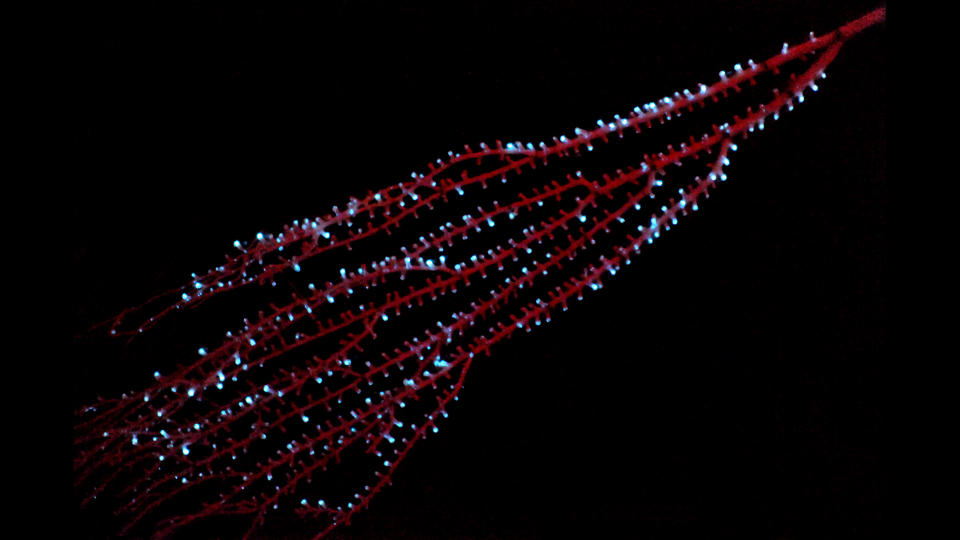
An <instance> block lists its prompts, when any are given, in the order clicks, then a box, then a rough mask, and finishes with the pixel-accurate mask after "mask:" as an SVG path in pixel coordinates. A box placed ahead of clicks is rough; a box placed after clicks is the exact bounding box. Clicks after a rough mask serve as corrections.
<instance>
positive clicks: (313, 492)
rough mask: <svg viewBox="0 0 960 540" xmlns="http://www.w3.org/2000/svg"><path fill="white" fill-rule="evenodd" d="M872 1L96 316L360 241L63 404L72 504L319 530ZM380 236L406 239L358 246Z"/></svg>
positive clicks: (758, 117) (675, 207)
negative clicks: (758, 54)
mask: <svg viewBox="0 0 960 540" xmlns="http://www.w3.org/2000/svg"><path fill="white" fill-rule="evenodd" d="M884 17H885V11H884V9H878V10H876V11H874V12H872V13H869V14H867V15H865V16H863V17H861V18H860V19H857V20H855V21H853V22H850V23H849V24H847V25H845V26H843V27H841V28H839V29H837V30H835V31H833V32H830V33H829V34H826V35H823V36H819V37H818V36H814V35H813V34H812V33H811V35H810V38H809V40H808V41H807V42H805V43H802V44H799V45H796V46H793V47H789V46H788V45H787V44H784V45H783V49H782V51H781V52H780V54H777V55H776V56H774V57H772V58H770V59H768V60H766V61H763V62H753V61H748V62H747V63H746V64H745V65H741V64H737V65H736V66H734V69H733V71H731V72H725V71H721V72H720V79H719V80H718V81H717V82H715V83H713V84H711V85H703V84H701V85H698V86H697V87H696V88H695V89H693V90H692V91H691V90H683V91H681V92H676V93H675V94H674V95H672V96H667V97H664V98H662V99H660V100H658V101H657V102H651V103H647V104H646V105H643V106H639V107H636V108H635V109H634V110H633V111H631V112H630V113H629V114H627V115H625V116H623V117H620V116H615V117H614V118H613V119H612V120H610V121H598V122H597V126H596V127H595V128H593V129H588V130H584V129H577V130H575V133H574V134H573V135H572V136H571V137H569V138H568V137H567V136H560V137H555V138H553V140H552V141H549V142H538V143H535V144H534V143H520V142H510V143H502V142H500V141H497V142H496V143H495V144H493V145H486V144H480V145H478V146H477V147H470V146H465V147H464V148H463V150H462V151H460V152H449V153H448V155H447V157H446V158H445V159H441V160H437V162H436V163H435V164H431V165H430V166H429V169H428V170H427V171H425V172H423V173H414V174H412V175H411V179H410V180H408V181H406V182H402V183H399V184H396V185H393V186H390V187H387V188H385V189H382V190H380V191H377V192H375V193H368V194H367V195H366V196H365V197H362V198H352V199H350V200H349V201H348V203H347V204H346V205H345V207H343V208H338V207H336V206H335V207H333V210H332V212H330V213H329V214H327V215H324V216H320V217H317V218H313V219H304V220H302V221H295V222H294V223H293V224H292V225H291V226H287V227H284V230H283V232H282V233H279V234H276V235H274V234H266V233H263V234H258V235H257V237H256V239H254V240H252V241H250V242H240V241H237V242H236V243H235V247H236V248H237V249H238V250H239V254H237V255H234V256H229V257H228V258H227V260H226V262H225V263H224V264H222V265H221V266H218V267H216V268H214V269H212V270H210V271H209V272H207V273H205V274H203V275H196V276H194V279H193V280H192V281H191V282H189V283H188V284H186V285H184V286H183V287H181V288H177V289H174V290H171V291H167V292H165V293H162V294H160V295H158V296H156V297H154V298H152V299H150V300H149V301H148V302H146V303H145V304H144V305H141V306H140V307H138V308H135V309H131V310H127V311H125V312H124V313H122V314H120V315H119V316H117V317H116V318H114V319H112V320H110V321H108V322H107V323H105V325H106V327H107V328H108V331H109V333H110V334H112V335H122V336H130V337H131V338H132V337H135V336H137V335H139V334H141V333H144V332H146V331H147V330H148V329H150V328H151V327H152V326H154V325H156V324H157V323H159V322H160V321H162V320H164V318H165V317H167V316H169V315H171V314H173V313H175V312H178V311H184V310H191V309H196V308H197V307H198V306H200V305H201V304H203V303H205V302H206V301H207V300H209V299H211V298H214V297H218V296H220V295H224V294H226V293H228V292H231V291H235V290H237V289H241V288H244V287H258V286H267V285H274V286H276V284H277V280H280V279H293V278H294V276H296V277H302V276H304V275H305V274H306V270H308V268H306V267H307V266H310V265H317V267H318V268H319V267H320V266H321V265H324V264H327V265H331V264H332V265H335V266H334V267H333V268H335V269H336V268H338V267H339V266H340V263H338V262H331V261H330V260H329V257H334V259H333V261H337V260H338V259H337V257H340V256H341V255H339V254H341V253H343V252H344V251H353V250H357V252H358V253H359V254H360V255H359V256H360V257H361V258H362V259H363V260H362V262H361V263H360V264H359V265H358V266H356V267H351V268H339V269H338V273H339V279H338V280H331V281H327V282H324V283H318V284H312V283H311V284H309V285H308V286H307V289H308V292H306V293H294V294H293V297H292V298H290V299H289V300H287V301H286V303H285V304H282V305H275V304H270V306H269V309H265V310H264V311H261V312H260V316H259V317H258V318H256V320H244V322H243V325H242V327H240V328H239V329H237V330H235V331H233V332H228V333H227V337H226V339H225V340H224V341H223V342H222V343H219V344H217V345H215V346H212V347H209V348H201V349H200V350H199V351H198V354H199V356H198V358H197V359H196V361H191V362H189V363H186V364H184V365H182V366H181V367H180V368H179V369H177V370H176V371H174V372H173V373H169V374H162V375H161V374H160V373H155V375H154V376H155V379H156V382H155V384H153V385H152V386H151V387H149V388H147V389H144V390H142V391H139V392H135V393H128V394H124V395H123V396H121V397H120V398H117V399H104V400H101V401H99V402H97V403H94V404H91V405H89V406H87V407H84V408H83V409H82V410H80V411H78V412H77V415H76V426H75V433H74V435H75V444H76V448H77V455H76V460H75V468H76V471H77V478H76V485H77V487H78V489H79V490H81V491H82V492H83V493H84V494H86V502H91V501H93V500H94V499H97V498H101V499H102V498H105V497H108V498H111V500H116V501H119V505H120V506H119V508H118V510H117V514H118V515H120V516H121V517H122V518H123V519H124V520H125V523H126V529H125V530H126V531H129V530H131V529H132V528H134V527H138V526H141V525H142V524H143V523H153V524H156V527H157V534H159V535H164V534H167V533H170V532H173V531H175V530H178V529H180V528H181V527H184V526H186V525H187V524H189V523H191V522H194V521H196V520H200V519H203V518H209V517H214V516H224V515H242V516H248V517H249V518H250V520H251V528H250V530H251V531H253V530H255V529H256V528H257V527H259V526H261V525H262V524H263V522H264V518H265V517H266V516H267V514H268V513H269V512H271V511H272V510H274V509H278V508H280V507H285V508H288V509H289V508H291V507H294V508H295V509H296V511H297V513H299V514H300V515H302V516H304V517H310V518H314V519H317V520H319V523H320V524H319V527H318V529H317V532H318V537H322V536H324V535H325V534H326V533H328V532H329V531H331V530H332V529H334V528H335V527H337V526H338V525H341V524H344V523H347V522H348V521H349V520H350V518H351V517H352V516H353V515H354V514H355V513H356V512H358V511H359V510H360V509H362V508H364V507H365V506H367V504H368V503H369V501H370V499H371V497H373V496H374V495H375V494H376V493H377V492H378V491H380V490H381V489H383V487H384V486H385V485H386V484H387V483H388V482H390V477H391V473H392V472H393V471H394V470H395V468H396V467H397V465H398V464H399V463H400V462H401V461H403V459H404V458H405V457H406V456H407V453H408V452H409V451H410V449H411V448H412V447H413V445H414V444H415V442H416V441H417V440H419V439H421V438H424V437H426V436H427V435H429V434H431V433H434V432H436V431H437V430H438V423H439V422H440V419H441V418H445V417H447V408H448V406H449V405H450V404H451V402H452V401H455V400H456V399H457V394H458V392H459V391H460V389H461V388H462V386H463V383H464V377H465V376H466V374H467V372H468V371H469V369H470V365H471V363H472V362H473V361H474V359H475V358H476V357H477V355H479V354H481V353H487V354H489V353H490V349H491V347H492V346H493V345H495V344H497V343H499V342H501V341H503V340H505V339H507V338H509V337H510V336H512V335H513V334H514V333H515V332H518V331H520V330H526V331H529V330H531V329H532V327H535V326H539V325H541V324H543V323H545V322H549V321H550V319H551V316H552V314H553V313H555V312H556V311H558V310H560V311H565V310H566V309H567V307H568V305H569V304H570V303H571V302H572V301H573V300H581V299H582V298H583V294H584V292H585V290H588V289H590V290H596V289H599V288H601V287H602V286H603V277H604V276H605V275H606V274H610V275H613V274H616V273H617V272H618V271H620V270H621V268H622V267H623V266H624V265H628V264H630V261H631V258H632V257H634V256H635V255H636V254H638V253H639V252H640V251H641V249H642V248H643V246H644V244H648V243H652V242H653V241H654V240H655V239H656V238H658V237H659V236H660V235H661V234H662V233H663V232H664V231H667V230H669V229H670V228H671V227H672V226H673V225H675V224H677V222H678V220H679V219H680V218H681V217H682V216H684V215H687V214H688V213H689V212H692V211H696V210H697V209H698V208H699V206H700V205H701V204H702V203H703V201H704V199H706V198H708V197H709V194H710V192H711V190H712V189H714V188H715V187H717V186H718V185H719V183H721V182H723V181H724V180H726V178H727V176H726V174H725V172H724V167H726V166H727V165H728V164H729V156H730V154H731V153H732V152H734V151H736V150H737V144H736V142H735V141H738V140H741V139H746V138H747V136H748V135H749V134H751V133H754V132H755V131H758V130H763V129H764V127H765V124H766V123H769V122H770V121H775V120H777V119H778V118H780V115H781V114H783V113H784V112H786V111H791V110H793V109H794V106H795V105H796V104H797V103H802V102H803V101H804V93H805V92H807V91H816V90H817V83H818V81H819V80H820V79H822V78H824V77H825V74H824V69H825V68H826V67H827V66H828V65H829V64H830V62H831V61H832V60H833V59H834V58H835V57H836V55H837V53H838V52H839V51H840V48H841V47H842V46H843V44H844V42H845V40H846V39H848V38H849V37H851V36H853V35H855V34H857V33H858V32H860V31H862V30H863V29H865V28H868V27H870V26H872V25H875V24H877V23H879V22H881V21H883V20H884ZM737 99H740V100H747V101H746V103H745V107H746V111H745V113H743V114H742V115H733V116H732V117H726V118H715V116H716V115H717V114H719V113H718V112H715V109H717V107H714V104H716V103H720V102H723V101H728V102H730V103H734V105H736V104H737V103H740V102H739V101H735V100H737ZM720 113H722V111H720ZM688 120H690V121H691V122H692V123H694V125H696V124H695V123H696V122H701V125H703V126H704V129H703V131H700V132H695V133H693V136H690V137H689V138H688V139H687V140H684V141H682V142H681V141H677V144H675V145H668V146H667V147H666V149H663V150H662V151H660V152H658V153H653V154H643V153H642V152H643V149H642V148H641V149H637V148H635V143H636V141H637V140H638V139H639V136H640V134H641V133H644V134H645V133H646V132H648V131H649V130H654V131H656V130H658V129H664V130H667V129H669V128H670V127H671V126H672V125H673V124H677V123H680V122H685V121H688ZM668 122H669V123H668ZM691 129H694V128H691ZM687 135H690V133H689V132H687ZM607 148H610V149H611V152H612V153H614V154H615V153H616V152H618V151H621V150H623V149H625V150H626V153H625V154H624V155H627V156H628V157H627V158H625V159H628V160H629V159H632V161H631V162H630V166H626V167H625V168H623V169H616V170H609V171H607V173H605V174H599V175H596V176H589V175H587V174H584V173H581V172H579V171H576V170H575V169H573V172H570V173H569V174H562V173H561V174H559V175H558V174H557V173H556V170H557V169H558V168H559V167H568V166H570V164H571V163H573V166H574V167H576V164H577V163H578V162H579V160H583V159H585V156H588V155H590V153H591V152H594V151H596V153H601V152H602V151H604V150H606V149H607ZM568 170H570V169H568ZM684 173H686V175H685V174H684ZM452 216H458V217H456V218H455V219H454V218H453V217H452ZM386 236H390V237H391V240H394V239H395V240H396V241H397V242H400V243H399V244H398V245H401V246H404V247H399V248H397V249H396V250H395V251H389V252H386V253H383V254H382V255H381V256H375V254H373V253H371V254H370V255H364V254H365V253H370V251H368V246H373V247H376V248H377V249H379V247H378V246H380V245H382V244H375V243H374V241H373V239H374V238H380V239H381V240H380V242H381V243H382V242H383V241H384V240H383V237H386ZM404 239H406V240H405V244H404V243H403V242H404ZM351 256H353V257H355V256H358V255H357V254H352V255H351ZM302 267H303V268H302ZM301 270H303V271H304V272H303V273H301ZM547 276H549V277H547ZM184 498H189V500H191V501H195V500H201V501H205V503H204V504H202V505H200V506H197V507H192V508H184V507H183V505H181V504H178V501H179V500H182V499H184Z"/></svg>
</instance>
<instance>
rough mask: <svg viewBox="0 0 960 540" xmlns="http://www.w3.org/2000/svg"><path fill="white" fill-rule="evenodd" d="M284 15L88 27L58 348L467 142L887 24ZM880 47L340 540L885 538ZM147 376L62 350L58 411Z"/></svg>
mask: <svg viewBox="0 0 960 540" xmlns="http://www.w3.org/2000/svg"><path fill="white" fill-rule="evenodd" d="M295 4H296V3H286V4H283V5H273V4H268V3H255V2H220V3H212V2H187V3H166V2H164V3H160V2H155V3H150V5H149V6H147V3H142V2H134V3H123V4H121V3H116V4H106V3H99V4H96V5H94V6H91V7H90V8H89V10H88V11H87V12H85V13H84V14H83V15H82V17H81V18H80V19H79V21H78V22H79V23H80V24H78V28H79V31H80V33H81V38H80V40H79V41H78V42H77V43H76V47H75V48H74V50H73V51H72V53H73V54H75V55H76V57H77V58H78V60H79V63H78V66H79V67H80V71H79V76H78V77H77V81H76V85H77V88H76V90H77V91H78V95H80V96H81V100H80V103H79V109H78V112H79V123H78V130H77V132H76V139H75V144H76V148H77V150H78V151H79V153H80V154H81V155H82V156H83V157H82V159H81V160H80V161H79V162H78V166H79V171H80V173H81V174H79V175H78V178H77V181H75V182H73V183H72V184H71V185H70V186H68V187H67V188H66V190H67V191H66V194H67V196H68V197H69V205H70V209H71V210H70V218H71V220H70V227H69V228H68V230H67V232H66V236H67V237H68V239H69V242H70V250H71V267H70V269H71V271H70V273H69V276H67V277H66V279H65V280H64V281H63V285H64V287H65V288H66V290H67V295H68V298H69V307H70V320H71V327H72V330H74V331H77V330H80V329H83V328H86V327H88V326H89V325H90V324H91V323H93V322H95V321H98V320H101V319H103V318H106V317H108V316H110V315H112V314H115V313H116V312H118V311H119V310H120V309H122V308H124V307H127V306H130V305H134V304H136V303H138V302H140V301H142V300H144V299H145V298H147V297H148V296H149V295H150V294H151V293H153V292H156V291H158V290H160V289H164V288H167V287H170V286H174V285H178V284H180V283H182V282H183V281H184V280H185V278H186V277H187V276H188V275H189V273H190V272H192V271H198V272H199V271H201V270H205V269H207V268H209V267H211V266H213V265H215V264H217V263H218V262H219V261H220V260H222V256H223V253H226V252H228V251H230V245H231V243H232V242H233V240H234V239H237V238H240V239H249V238H252V236H253V235H254V234H255V233H256V232H257V231H259V230H279V228H280V227H281V226H282V224H284V223H288V222H291V221H293V220H294V219H298V218H303V217H304V216H313V215H318V214H320V213H324V212H325V211H327V210H328V209H329V208H330V206H331V205H332V204H337V203H340V204H342V203H343V202H344V201H345V200H346V198H347V196H349V195H351V194H362V193H365V192H366V190H368V189H376V188H380V187H383V186H385V185H386V184H388V183H394V182H397V181H399V180H400V179H403V178H404V177H407V176H408V175H409V172H410V171H411V170H422V169H423V168H424V166H425V165H426V163H427V162H429V161H432V160H434V159H436V158H437V157H440V156H442V155H443V154H444V153H445V152H446V151H447V150H450V149H453V148H457V147H459V146H461V145H462V144H464V143H477V142H479V141H491V140H493V139H496V138H502V139H506V140H515V139H519V140H535V141H536V140H539V139H540V138H545V137H547V136H551V135H556V134H561V133H567V134H569V133H571V132H572V129H573V127H575V126H578V125H579V126H584V127H586V126H588V125H591V124H592V123H593V122H594V121H595V119H596V118H610V117H612V115H613V114H614V113H626V112H627V111H629V110H630V109H632V108H633V106H634V105H637V104H640V103H645V102H647V101H652V100H655V99H657V98H659V97H660V96H663V95H667V94H672V93H673V91H675V90H678V89H683V88H688V87H690V88H692V87H693V86H694V85H695V84H696V83H698V82H704V83H708V84H709V83H710V82H712V81H713V80H714V79H715V78H716V74H717V72H718V71H719V70H720V69H727V70H729V69H731V68H732V66H733V64H734V63H737V62H740V63H745V62H746V60H747V59H748V58H752V59H754V60H757V61H760V60H762V59H764V58H766V57H769V56H772V55H773V54H775V53H777V52H779V50H780V46H781V44H782V43H783V42H784V41H788V42H790V43H791V44H793V43H797V42H799V41H802V40H804V39H806V38H807V33H808V32H809V31H811V30H813V31H815V32H817V33H825V32H827V31H830V30H832V29H834V28H835V27H836V26H839V25H840V24H843V23H845V22H847V21H849V20H850V19H853V18H855V17H858V16H860V15H862V14H864V13H866V12H867V11H869V10H871V9H873V8H875V7H877V5H876V4H874V3H869V2H827V1H809V0H805V1H784V2H621V3H613V2H610V3H604V2H489V3H470V2H450V3H446V4H441V5H436V6H430V7H404V6H398V5H396V4H395V3H392V2H339V1H336V2H335V1H324V2H317V3H314V4H313V5H310V4H305V5H295ZM885 32H886V30H884V29H882V28H880V29H877V28H874V29H871V30H869V31H868V32H867V33H866V34H864V35H861V36H859V37H857V38H856V39H854V40H852V41H851V42H850V43H849V44H848V45H847V46H845V47H844V49H843V51H842V52H841V54H840V56H839V57H838V58H837V60H836V61H835V62H834V63H833V65H832V66H831V67H830V68H828V70H827V73H828V79H826V80H825V81H823V84H822V85H821V87H822V90H821V91H820V92H819V93H817V94H813V95H810V96H808V97H809V98H810V99H809V100H808V102H807V103H805V104H804V105H801V106H799V109H798V111H797V112H795V113H791V114H789V115H787V116H785V117H784V119H783V120H781V121H780V122H777V123H775V124H770V125H769V127H768V128H767V130H766V131H765V132H763V133H762V134H760V136H756V137H751V138H750V139H749V140H748V141H746V142H744V143H743V144H741V145H740V151H739V152H737V153H736V154H735V155H734V156H733V158H732V165H731V167H730V169H729V171H728V172H729V174H730V178H731V179H730V181H729V182H728V183H727V184H726V185H723V186H722V189H719V190H717V192H716V195H715V196H714V197H711V199H710V200H709V201H708V202H707V203H706V204H704V205H703V209H702V211H701V212H699V213H698V214H697V215H695V216H692V217H691V218H688V219H687V220H685V221H684V222H682V223H681V225H680V226H679V227H678V228H677V229H676V230H675V231H671V233H670V234H668V235H666V236H665V237H664V238H663V239H662V240H661V241H660V242H659V243H658V245H657V246H656V247H655V248H653V249H651V250H648V251H647V252H645V253H644V254H643V255H642V256H641V257H639V258H637V259H636V260H635V261H634V264H632V265H631V266H630V267H628V268H626V271H624V272H621V273H618V275H617V276H616V278H615V279H612V280H607V287H606V288H605V289H604V290H603V291H602V292H601V293H599V294H592V295H589V296H588V299H587V300H586V301H584V302H583V303H581V304H577V305H575V306H574V307H575V309H571V310H570V311H569V312H567V313H565V314H562V315H557V316H556V317H554V322H553V323H551V324H550V325H547V326H546V327H543V328H540V329H537V330H536V331H535V332H533V333H531V334H524V335H520V336H518V337H516V338H514V339H513V340H511V341H510V342H509V343H507V344H504V345H502V346H500V347H498V348H497V349H496V351H495V354H494V356H493V357H492V358H490V359H484V360H483V361H482V362H478V363H476V364H475V366H474V367H473V368H472V371H471V373H470V376H469V377H468V382H467V386H466V388H465V390H464V391H463V393H462V394H461V397H460V402H459V403H460V404H459V406H458V407H457V408H456V409H455V410H452V411H451V420H450V421H448V423H447V424H446V425H445V426H444V429H443V430H442V431H441V436H440V437H436V438H434V439H431V440H428V441H426V442H422V443H420V444H418V446H417V448H416V449H415V450H414V451H413V452H412V453H411V456H410V458H409V459H408V460H407V461H406V462H405V463H404V464H403V465H402V466H401V467H400V468H399V469H398V471H397V472H396V474H395V477H394V485H393V486H392V487H391V488H389V489H387V490H386V491H385V492H384V493H381V494H380V495H378V496H377V497H376V498H375V499H374V501H373V502H372V504H371V507H370V508H369V509H367V510H365V511H364V512H362V513H360V514H359V515H358V516H357V517H356V518H355V522H354V524H353V525H352V526H350V527H348V528H345V529H342V530H340V531H338V534H337V535H334V537H337V538H341V537H342V538H691V537H707V538H711V537H720V538H771V539H793V538H865V537H872V536H877V535H879V533H880V532H881V531H882V530H883V528H884V527H885V526H886V524H887V518H886V517H885V512H884V509H883V502H884V500H885V497H886V494H887V490H888V485H887V476H886V465H885V463H886V459H887V455H886V450H885V440H884V436H885V435H884V433H885V428H886V423H887V418H888V417H889V415H888V411H887V409H886V403H887V402H888V401H889V400H890V399H891V397H892V396H890V395H889V394H888V389H887V388H885V387H884V385H883V381H884V380H885V377H886V374H887V368H888V362H889V359H888V357H887V355H888V353H887V350H888V346H887V343H888V334H887V331H888V328H887V314H886V311H885V310H886V306H887V302H888V301H887V298H888V296H887V288H886V261H887V249H888V246H887V243H886V235H885V226H886V225H885V223H886V216H887V215H888V211H889V210H888V190H887V185H886V179H885V167H886V146H885V116H886V93H885V92H886V90H885V88H886V87H885V85H886V71H885V69H884V67H885V58H886V56H887V54H886V37H885ZM666 142H669V141H666ZM228 326H230V325H228ZM212 330H214V331H217V332H219V331H221V329H220V328H213V329H212ZM183 347H184V349H191V350H195V344H192V343H184V344H183ZM138 359H139V358H138V357H136V356H133V357H131V356H130V355H129V354H127V353H126V351H125V349H124V347H121V346H117V345H112V344H107V345H90V343H89V342H88V340H86V339H84V340H78V341H77V342H76V343H75V349H74V351H73V354H72V355H71V356H70V366H69V369H70V373H71V377H72V381H71V383H72V387H73V388H72V392H73V395H74V398H75V399H76V400H82V399H84V398H85V397H88V396H89V395H90V394H92V393H97V392H103V391H107V390H109V389H114V388H123V387H125V386H130V385H131V384H133V383H131V382H130V381H133V380H136V378H137V377H142V376H143V375H144V374H148V373H152V371H153V369H154V368H153V366H151V365H139V364H138V363H137V360H138ZM76 521H77V523H78V527H80V528H79V529H77V531H78V532H77V535H78V536H83V531H85V530H86V529H84V528H83V527H85V526H86V525H85V518H84V516H83V514H82V513H81V514H78V515H76ZM309 533H310V531H309V529H307V530H303V527H302V524H300V523H286V524H283V523H281V524H277V525H276V527H274V528H272V529H269V530H265V531H262V533H261V534H262V535H263V537H276V538H301V537H309ZM298 535H299V536H298Z"/></svg>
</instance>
